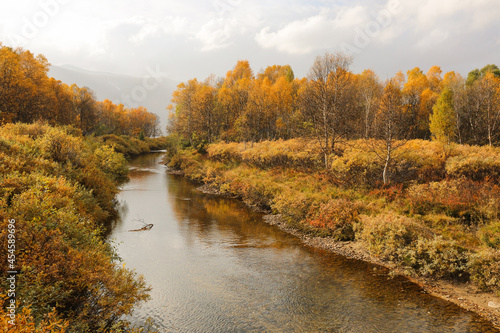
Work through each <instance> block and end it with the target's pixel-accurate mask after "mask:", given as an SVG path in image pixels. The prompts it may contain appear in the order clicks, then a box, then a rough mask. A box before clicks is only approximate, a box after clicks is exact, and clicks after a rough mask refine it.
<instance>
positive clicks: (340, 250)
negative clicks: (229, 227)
mask: <svg viewBox="0 0 500 333" xmlns="http://www.w3.org/2000/svg"><path fill="white" fill-rule="evenodd" d="M169 173H171V174H176V175H183V172H181V171H179V170H170V171H169ZM197 190H199V191H201V192H203V193H206V194H212V195H223V196H227V194H223V193H221V192H220V191H218V190H217V189H215V188H213V187H211V186H210V185H209V184H204V185H202V186H199V187H198V188H197ZM233 197H234V196H233ZM248 206H249V207H250V208H252V209H254V210H256V211H260V212H264V213H265V211H263V210H262V209H259V208H258V207H257V206H254V205H248ZM263 221H264V222H266V223H268V224H271V225H274V226H276V227H278V228H279V229H280V230H282V231H285V232H287V233H289V234H291V235H294V236H295V237H297V238H299V239H300V240H301V242H302V243H303V244H305V245H307V246H311V247H314V248H319V249H323V250H326V251H328V252H332V253H335V254H338V255H340V256H343V257H345V258H349V259H355V260H361V261H365V262H369V263H371V264H374V265H378V266H381V269H385V270H386V272H390V274H391V275H403V276H405V277H406V278H407V279H409V280H410V281H411V282H413V283H415V284H417V285H419V286H420V287H421V288H422V292H425V293H428V294H430V295H432V296H435V297H439V298H441V299H444V300H446V301H449V302H452V303H454V304H456V305H458V306H460V307H461V308H464V309H466V310H468V311H471V312H474V313H477V314H479V315H480V316H482V317H483V318H485V319H487V320H488V321H490V322H491V323H493V325H495V327H496V328H498V329H499V330H500V297H496V296H495V295H493V294H492V293H488V292H484V291H481V290H479V289H478V288H477V287H475V286H474V285H472V284H464V283H452V282H447V281H443V280H438V279H432V278H424V277H410V276H407V275H405V274H404V272H403V271H401V270H399V269H398V268H397V266H396V265H394V264H393V263H390V262H388V261H384V260H381V259H380V258H378V257H375V256H373V255H372V254H370V252H369V250H368V249H367V248H366V246H364V245H363V244H361V243H360V242H356V241H346V242H339V241H336V240H334V239H332V238H325V237H318V236H311V235H308V234H307V233H305V232H303V231H300V230H299V229H297V228H293V227H290V226H289V224H288V223H287V222H286V221H285V220H284V219H283V217H282V216H281V215H280V214H266V215H264V216H263Z"/></svg>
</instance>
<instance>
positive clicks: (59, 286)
mask: <svg viewBox="0 0 500 333" xmlns="http://www.w3.org/2000/svg"><path fill="white" fill-rule="evenodd" d="M72 133H74V132H73V131H72V130H71V129H70V128H66V129H65V128H52V127H50V126H47V125H41V124H33V125H25V124H17V125H12V124H10V125H5V126H3V127H1V128H0V138H1V139H0V160H1V161H2V163H1V164H0V165H1V166H0V172H1V173H0V206H1V207H3V208H2V210H0V221H2V224H3V226H4V227H3V228H1V230H0V242H1V244H2V247H1V248H0V253H1V256H2V257H4V258H5V257H6V249H7V246H6V244H7V239H8V234H7V227H6V225H7V223H8V220H9V219H15V221H16V239H18V241H17V242H16V259H17V261H16V264H17V269H18V271H19V274H18V275H17V283H18V284H17V297H18V300H21V303H19V304H18V311H19V312H20V313H23V314H24V315H23V316H22V317H21V318H22V319H21V320H25V321H26V323H27V325H29V327H31V326H33V325H35V326H37V325H38V328H37V329H38V330H39V331H40V330H43V328H42V327H44V326H43V325H45V324H44V321H43V320H49V322H50V323H49V324H47V325H49V326H50V325H53V326H52V327H53V328H54V331H57V330H56V329H58V327H63V326H65V325H66V324H67V325H69V326H68V329H69V330H70V331H78V332H110V331H114V330H115V329H118V328H119V327H120V326H124V325H125V324H124V322H121V321H120V318H121V317H122V316H123V315H125V314H129V313H130V312H131V310H132V307H133V306H134V304H135V303H137V302H139V301H142V300H145V299H147V297H148V296H147V291H148V289H147V288H146V286H145V283H144V281H143V280H142V279H141V278H139V277H137V275H136V274H135V273H134V272H133V271H130V270H128V269H124V268H123V267H121V266H118V265H117V264H116V262H115V261H116V260H117V256H116V254H115V253H114V250H113V249H112V247H111V246H110V245H109V244H108V243H106V242H105V240H104V238H103V236H102V230H103V229H104V228H105V223H106V220H107V218H108V217H109V216H110V215H112V214H113V213H114V205H115V194H116V193H117V184H118V182H119V181H121V180H123V179H124V178H125V177H126V173H127V169H126V161H125V159H124V158H123V157H122V156H121V155H119V154H117V153H115V152H113V150H112V149H111V148H109V147H105V146H101V145H99V144H96V143H95V142H90V141H87V140H86V139H84V138H83V137H82V136H78V135H72ZM5 274H6V272H5V271H3V272H0V275H1V278H2V279H1V281H2V282H1V286H2V290H6V288H5V287H6V283H7V282H6V279H5V278H6V276H5ZM7 289H8V288H7Z"/></svg>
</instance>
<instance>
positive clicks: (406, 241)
mask: <svg viewBox="0 0 500 333" xmlns="http://www.w3.org/2000/svg"><path fill="white" fill-rule="evenodd" d="M361 222H362V225H361V227H360V229H361V230H360V232H359V239H361V240H363V241H364V242H365V243H366V244H367V246H368V249H369V250H370V251H371V252H372V253H374V254H376V255H377V256H379V257H381V258H383V259H386V260H389V261H394V262H400V261H404V252H402V251H404V249H405V248H406V247H408V246H410V245H411V244H413V243H414V242H416V241H417V239H418V238H419V237H426V238H430V237H432V232H431V231H430V230H428V229H427V228H425V227H424V226H422V225H421V224H420V223H418V222H417V221H415V220H414V219H411V218H409V217H405V216H401V215H397V214H394V213H385V214H380V215H376V216H362V219H361Z"/></svg>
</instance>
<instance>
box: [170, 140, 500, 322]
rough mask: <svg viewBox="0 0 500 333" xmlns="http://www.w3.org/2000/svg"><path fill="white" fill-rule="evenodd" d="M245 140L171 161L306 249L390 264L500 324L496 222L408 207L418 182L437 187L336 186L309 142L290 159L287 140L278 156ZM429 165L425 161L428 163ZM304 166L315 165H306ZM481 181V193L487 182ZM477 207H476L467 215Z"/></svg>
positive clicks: (426, 287) (430, 290) (186, 153)
mask: <svg viewBox="0 0 500 333" xmlns="http://www.w3.org/2000/svg"><path fill="white" fill-rule="evenodd" d="M230 145H232V146H230ZM221 146H222V147H221ZM228 146H230V147H228ZM240 146H241V147H239V146H237V144H225V146H224V144H219V145H214V146H210V147H209V148H208V153H206V154H200V153H198V152H196V151H194V150H184V151H181V152H180V153H178V154H177V155H176V156H172V157H171V159H170V163H169V165H170V167H171V168H172V167H173V168H174V169H176V170H177V172H179V170H181V172H182V173H184V174H185V175H186V176H188V177H189V178H191V179H193V180H195V181H198V182H201V183H204V184H205V185H204V186H203V188H202V190H204V191H205V192H210V193H213V194H219V195H227V196H231V197H236V198H241V199H242V200H243V201H245V202H246V203H247V204H249V205H250V206H252V207H254V208H255V209H258V210H261V211H265V212H267V213H273V215H268V216H267V217H266V218H265V220H266V222H268V223H271V224H275V225H277V226H278V227H280V228H281V229H283V230H285V231H287V232H289V233H292V234H294V235H296V236H297V237H299V238H300V239H301V240H302V241H303V242H304V243H305V244H306V245H309V246H314V247H319V248H323V249H325V250H328V251H331V252H335V253H338V254H340V255H343V256H345V257H348V258H353V259H358V260H363V261H367V262H371V263H374V264H377V265H381V266H384V267H386V268H387V269H389V270H391V271H392V273H391V274H396V275H404V276H407V277H408V278H409V279H411V280H412V281H413V282H416V283H417V284H419V285H421V286H422V287H423V290H424V291H425V292H427V293H430V294H432V295H435V296H438V297H440V298H443V299H445V300H448V301H451V302H453V303H456V304H458V305H460V306H461V307H463V308H465V309H468V310H471V311H474V312H476V313H478V314H480V315H482V316H483V317H485V318H487V319H488V320H490V321H491V322H493V323H494V324H495V325H496V326H497V327H499V328H500V326H499V318H500V309H497V308H496V305H497V304H500V299H499V297H498V295H495V292H496V291H497V290H498V287H497V286H498V280H497V277H498V275H496V270H497V269H498V267H497V263H498V260H496V256H498V250H497V249H495V248H491V247H489V246H487V245H485V244H481V242H482V240H481V237H480V235H481V234H482V233H481V232H482V231H481V230H483V229H485V228H487V227H489V226H491V224H493V225H494V223H496V222H495V220H493V221H489V223H484V224H483V225H476V226H475V228H471V227H470V226H465V223H463V218H462V220H460V219H459V218H456V217H453V216H449V215H452V213H450V214H449V215H446V214H443V213H442V211H436V210H433V207H430V209H429V210H430V211H432V212H433V214H427V215H425V216H422V215H417V214H415V211H413V212H409V211H406V212H405V210H404V209H402V206H406V205H407V202H406V201H405V200H407V199H408V197H409V195H410V194H411V195H413V196H412V197H411V198H412V199H415V192H416V191H415V187H417V186H420V187H422V186H423V185H426V186H429V187H430V186H437V185H435V182H434V183H426V184H425V183H424V184H415V185H413V187H412V186H409V187H406V188H403V186H401V188H400V189H399V192H397V191H398V188H396V189H394V188H392V189H391V188H389V189H388V188H383V187H382V188H381V189H370V190H366V189H363V188H353V187H352V186H350V187H348V188H347V187H342V186H339V185H338V183H337V184H335V183H336V180H335V179H332V177H331V174H327V173H324V172H320V171H317V169H314V168H313V167H314V163H315V162H314V161H315V159H314V155H313V154H312V153H311V152H310V151H308V150H309V148H308V147H310V146H307V145H303V144H302V145H299V146H300V147H301V148H300V149H301V151H302V152H305V153H304V154H302V155H300V156H298V155H297V154H295V155H294V154H293V153H290V152H288V155H287V156H286V157H283V155H286V154H287V152H286V149H287V144H286V143H285V144H283V143H282V144H281V146H282V149H281V156H280V157H279V158H277V157H276V156H273V155H272V154H270V153H269V149H266V150H265V153H264V152H263V151H264V150H263V148H262V146H260V147H259V144H256V145H255V146H256V147H255V148H252V149H260V150H261V152H258V153H256V152H255V151H251V149H245V147H243V145H242V144H240ZM414 146H415V145H414ZM283 147H284V148H283ZM228 148H231V149H228ZM288 148H289V147H288ZM425 148H426V149H428V148H429V147H425ZM431 148H435V147H431ZM283 151H284V152H283ZM297 156H298V157H297ZM456 156H457V155H455V157H456ZM459 157H460V156H459ZM462 157H463V156H462ZM299 158H300V159H302V160H299ZM250 160H253V161H254V162H253V164H252V163H249V162H248V161H250ZM276 160H279V161H280V163H275V162H276ZM431 162H432V161H431ZM431 162H430V161H429V159H427V160H423V161H422V164H427V166H429V164H431ZM257 164H259V166H258V167H257V166H256V165H257ZM305 164H308V165H309V166H313V167H309V168H306V167H303V166H304V165H305ZM437 164H439V163H436V165H437ZM428 169H429V168H428ZM430 171H434V172H435V173H436V174H437V173H439V170H430ZM427 172H429V170H427ZM365 175H366V172H365ZM460 181H461V182H464V183H465V184H466V185H464V183H461V184H458V185H457V183H454V184H453V186H455V187H457V188H458V190H459V191H460V190H463V188H467V186H468V188H469V190H470V189H471V186H472V188H474V187H473V185H474V184H472V183H467V182H466V180H463V179H461V180H460ZM447 182H448V183H444V185H447V186H448V188H446V189H442V191H443V192H444V191H450V188H449V187H450V186H449V185H450V180H447ZM429 184H430V185H429ZM439 185H441V186H443V182H441V183H439ZM475 185H476V186H479V183H475ZM483 185H484V183H481V191H483V192H484V191H485V190H484V188H486V189H487V188H488V185H487V184H486V186H483ZM483 187H484V188H483ZM417 189H419V190H420V192H422V189H421V188H418V187H417ZM424 190H425V189H424ZM394 192H396V193H394ZM427 192H428V190H427ZM422 193H425V192H422ZM489 193H491V192H489ZM425 194H427V195H428V194H429V193H425ZM461 195H463V191H462V194H461ZM416 199H419V198H418V197H417V198H416ZM474 205H476V206H474ZM478 205H479V204H477V203H474V204H470V205H469V212H470V211H473V210H474V209H477V208H478ZM403 208H404V207H403ZM332 222H333V223H332ZM437 222H439V223H437ZM494 237H495V234H493V237H490V238H489V239H487V238H485V237H482V239H486V240H491V239H493V240H494V239H495V238H494Z"/></svg>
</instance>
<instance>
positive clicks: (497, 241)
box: [477, 220, 500, 250]
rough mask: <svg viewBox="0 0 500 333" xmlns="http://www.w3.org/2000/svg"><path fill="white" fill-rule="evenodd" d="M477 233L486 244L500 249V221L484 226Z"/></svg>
mask: <svg viewBox="0 0 500 333" xmlns="http://www.w3.org/2000/svg"><path fill="white" fill-rule="evenodd" d="M477 234H478V236H479V238H480V239H481V241H482V242H483V243H484V244H485V245H486V246H488V247H491V248H493V249H497V250H500V221H498V220H497V221H494V222H492V223H491V224H487V225H484V226H482V227H481V228H479V230H478V232H477Z"/></svg>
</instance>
